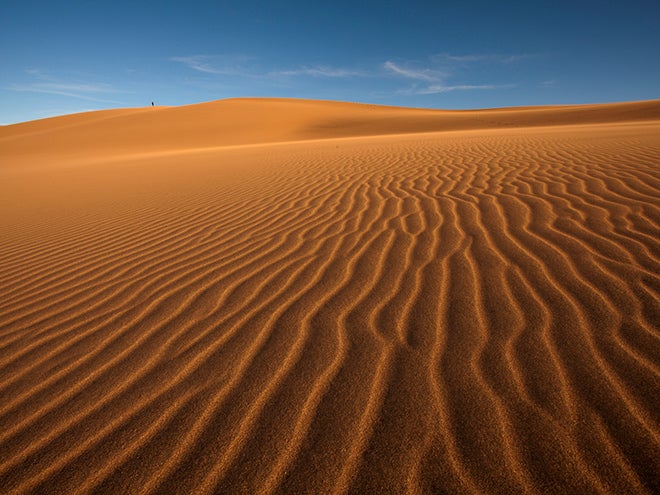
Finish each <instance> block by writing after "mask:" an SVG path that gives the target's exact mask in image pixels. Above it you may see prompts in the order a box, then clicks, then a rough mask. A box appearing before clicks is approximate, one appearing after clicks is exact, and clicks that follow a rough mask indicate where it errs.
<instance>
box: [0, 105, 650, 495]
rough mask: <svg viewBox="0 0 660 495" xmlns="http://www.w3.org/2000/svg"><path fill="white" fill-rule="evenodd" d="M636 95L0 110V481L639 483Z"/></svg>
mask: <svg viewBox="0 0 660 495" xmlns="http://www.w3.org/2000/svg"><path fill="white" fill-rule="evenodd" d="M255 105H256V106H257V107H259V108H260V110H259V111H260V112H263V111H264V108H265V107H269V108H270V110H269V111H270V112H271V113H272V114H269V116H267V117H266V119H265V120H266V121H268V122H266V121H264V122H265V123H264V124H263V125H262V126H257V127H255V126H253V125H252V124H251V122H252V120H251V119H253V117H254V116H250V112H253V111H255V112H256V110H255ZM228 106H229V107H232V108H233V110H232V111H233V112H234V113H235V114H239V113H240V111H242V112H244V114H243V117H244V121H243V124H244V125H243V127H241V125H238V124H236V122H234V124H235V125H234V131H232V132H234V134H231V135H229V134H226V135H224V136H218V135H217V130H218V127H217V126H221V127H222V126H226V124H224V123H217V122H216V121H215V119H216V118H217V115H218V114H219V113H218V112H220V111H221V110H222V111H223V112H228V111H229V110H227V107H228ZM264 106H265V107H264ZM241 108H242V110H241ZM657 108H658V103H657V102H640V103H631V104H620V106H617V105H602V106H597V107H592V106H585V107H559V108H546V109H538V108H536V109H517V110H515V111H514V110H492V111H480V112H481V113H479V112H472V113H468V114H469V115H471V116H472V118H475V115H477V114H478V115H481V117H480V118H482V119H483V120H482V121H479V122H472V121H470V120H469V119H468V118H467V117H463V114H462V113H460V112H432V111H424V110H419V111H418V110H409V109H403V110H402V109H391V108H379V107H371V106H361V105H357V106H356V105H352V104H341V103H329V102H304V101H302V102H301V101H287V100H268V101H257V100H234V101H229V102H214V103H210V104H202V105H196V106H190V107H183V108H179V109H176V108H171V109H165V108H164V109H155V111H153V112H152V110H153V109H138V110H126V111H124V110H121V111H108V112H105V113H103V112H100V113H98V114H81V115H76V116H68V117H61V118H56V119H48V120H44V121H38V122H32V123H26V124H20V125H16V126H9V128H3V129H0V157H1V161H2V166H0V230H1V231H2V234H3V235H2V236H1V237H0V293H1V294H2V297H1V298H0V452H2V455H1V456H0V487H2V491H3V493H4V492H6V493H11V494H27V493H63V494H65V493H66V494H70V493H117V494H127V493H128V494H133V493H135V494H138V493H139V494H147V493H167V494H177V493H181V494H189V493H200V494H205V493H208V494H211V493H223V494H225V493H230V494H233V493H282V494H284V493H287V494H288V493H378V494H380V493H488V494H491V493H492V494H500V493H502V494H503V493H530V494H534V493H537V494H545V493H603V494H605V493H631V494H638V493H639V494H652V493H658V491H660V486H658V476H657V473H659V472H660V428H659V420H660V407H659V406H658V400H657V397H660V332H659V330H660V329H659V326H660V325H659V324H658V322H660V275H659V274H660V167H659V165H658V164H659V163H660V116H658V115H657ZM282 109H284V110H286V112H285V113H286V115H287V118H288V119H289V120H288V122H289V124H290V125H289V127H286V126H284V127H282V126H280V127H279V130H278V129H277V125H275V123H276V122H280V121H281V120H278V119H281V113H282ZM379 112H380V113H379ZM398 112H402V113H401V114H399V115H400V117H396V116H395V114H398ZM503 112H509V113H511V114H513V113H516V112H518V113H517V114H516V116H511V115H508V116H506V115H504V113H503ZM525 112H529V113H527V114H525ZM257 113H258V112H257ZM266 113H268V112H266ZM427 114H428V115H431V116H432V117H433V119H435V120H433V119H431V120H429V118H427V116H426V115H427ZM468 114H466V115H468ZM255 115H256V114H255ZM278 115H279V116H278ZM385 115H389V116H390V121H388V122H385V121H384V120H383V119H384V116H385ZM457 115H460V117H457ZM485 115H487V116H489V117H488V119H491V120H492V121H493V123H492V124H491V125H490V127H488V126H486V124H485V122H486V119H487V118H486V117H484V116H485ZM520 115H524V117H521V116H520ZM525 115H526V116H525ZM622 115H623V117H622ZM374 116H378V119H380V120H379V123H374V120H373V119H374ZM505 117H506V119H509V120H506V119H505ZM149 119H156V120H158V122H160V124H159V125H160V127H157V126H156V127H157V128H156V129H153V128H152V127H153V126H155V124H153V122H155V120H153V121H152V120H149ZM268 119H270V120H268ZM370 119H371V120H370ZM442 119H445V120H443V121H442V123H441V124H442V126H445V127H443V128H441V129H437V128H436V129H429V128H428V126H429V125H431V124H430V123H433V125H436V126H437V125H440V124H439V123H438V122H439V121H440V120H442ZM452 119H453V120H452ZM460 119H465V120H460ZM515 119H518V120H515ZM525 119H527V120H525ZM514 120H515V122H517V123H516V124H515V125H514V126H511V125H510V124H511V122H512V121H514ZM131 122H132V123H133V124H131ZM148 122H151V124H148ZM342 122H343V123H342ZM383 122H385V123H383ZM525 122H526V124H525ZM147 124H148V125H147ZM152 124H153V125H152ZM312 124H313V125H312ZM403 125H406V126H408V127H407V128H405V129H402V128H401V126H403ZM461 125H463V126H468V125H473V127H472V128H461V127H460V126H461ZM195 126H197V127H195ZM378 126H381V127H378ZM509 127H513V128H509ZM202 128H203V129H202ZM223 128H227V127H223ZM185 129H188V130H187V131H185ZM204 129H206V130H204ZM174 130H177V132H179V133H180V134H181V135H176V136H175V135H174V134H172V135H168V133H169V132H172V133H174ZM280 131H281V132H282V134H281V135H280V136H279V137H276V136H275V134H274V133H276V132H280ZM395 131H396V132H395ZM228 132H229V131H228ZM250 132H251V133H252V134H250ZM195 133H198V134H199V135H195ZM204 133H206V134H204ZM361 133H362V134H361ZM155 136H160V137H159V138H157V137H155ZM280 138H281V140H280V141H279V144H277V145H267V146H261V145H260V146H254V145H255V144H264V143H272V142H278V139H280ZM154 139H160V141H158V142H157V143H154V142H153V140H154ZM30 143H31V146H30ZM246 145H249V146H246ZM80 163H87V164H88V166H85V167H81V166H72V164H80ZM27 165H35V166H34V167H30V166H27ZM36 165H39V166H36Z"/></svg>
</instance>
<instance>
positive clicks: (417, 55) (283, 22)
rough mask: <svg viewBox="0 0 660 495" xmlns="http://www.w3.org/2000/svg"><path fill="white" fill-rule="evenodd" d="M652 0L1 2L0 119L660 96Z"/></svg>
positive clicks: (657, 5)
mask: <svg viewBox="0 0 660 495" xmlns="http://www.w3.org/2000/svg"><path fill="white" fill-rule="evenodd" d="M659 52H660V2H658V1H657V0H656V1H651V0H648V1H647V0H631V1H619V2H613V1H609V2H608V1H580V0H577V1H574V2H563V1H545V0H543V1H536V2H535V1H529V0H528V1H511V2H492V1H485V0H482V1H464V2H443V1H437V2H422V1H415V0H408V1H399V0H391V1H387V0H380V1H370V0H366V1H362V2H360V1H359V0H353V1H345V0H337V1H334V2H312V1H309V0H307V1H286V0H284V1H250V0H243V1H217V2H210V1H195V0H193V1H187V2H183V1H181V2H178V1H168V0H161V1H155V0H133V1H126V0H113V1H108V0H77V1H67V2H53V1H30V0H20V1H17V0H2V2H1V3H0V67H2V68H1V69H0V124H10V123H15V122H22V121H26V120H33V119H38V118H44V117H49V116H53V115H61V114H65V113H73V112H80V111H87V110H98V109H105V108H117V107H136V106H147V105H150V104H151V101H155V102H156V104H160V105H183V104H189V103H197V102H202V101H210V100H217V99H222V98H231V97H254V96H264V97H266V96H270V97H290V98H317V99H331V100H344V101H356V102H365V103H375V104H382V105H400V106H411V107H427V108H447V109H458V108H489V107H502V106H519V105H548V104H573V103H597V102H612V101H631V100H644V99H657V98H660V55H659Z"/></svg>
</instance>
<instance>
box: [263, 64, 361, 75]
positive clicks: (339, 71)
mask: <svg viewBox="0 0 660 495" xmlns="http://www.w3.org/2000/svg"><path fill="white" fill-rule="evenodd" d="M268 75H269V76H275V77H277V76H285V77H290V76H310V77H330V78H343V77H366V76H368V75H369V74H368V73H366V72H363V71H358V70H352V69H343V68H340V67H328V66H318V67H302V68H300V69H292V70H281V71H273V72H269V73H268Z"/></svg>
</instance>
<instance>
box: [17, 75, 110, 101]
mask: <svg viewBox="0 0 660 495" xmlns="http://www.w3.org/2000/svg"><path fill="white" fill-rule="evenodd" d="M25 72H26V73H27V74H29V75H30V76H32V77H33V78H35V79H37V81H38V82H32V83H25V84H12V85H10V86H8V87H7V88H6V89H8V90H10V91H18V92H28V93H41V94H50V95H59V96H67V97H70V98H77V99H80V100H87V101H94V102H97V103H122V102H121V101H117V100H111V99H107V98H103V96H104V95H107V94H113V93H120V92H121V91H118V90H117V89H115V88H113V87H112V86H111V85H109V84H104V83H96V84H90V83H79V82H62V81H60V80H58V79H57V78H56V77H53V76H51V75H49V74H46V73H44V72H42V71H41V70H39V69H35V68H31V69H26V70H25Z"/></svg>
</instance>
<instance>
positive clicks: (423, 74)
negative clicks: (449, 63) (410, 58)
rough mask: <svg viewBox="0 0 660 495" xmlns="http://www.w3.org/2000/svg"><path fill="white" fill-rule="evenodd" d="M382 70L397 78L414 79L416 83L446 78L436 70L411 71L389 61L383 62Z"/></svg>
mask: <svg viewBox="0 0 660 495" xmlns="http://www.w3.org/2000/svg"><path fill="white" fill-rule="evenodd" d="M383 68H385V70H387V71H389V72H391V73H393V74H396V75H398V76H402V77H406V78H408V79H416V80H418V81H427V82H437V81H441V80H443V79H444V78H445V77H446V76H447V75H446V74H445V73H443V72H440V71H437V70H433V69H428V68H423V69H412V68H409V67H406V66H403V65H401V64H397V63H395V62H392V61H391V60H388V61H387V62H385V63H384V64H383Z"/></svg>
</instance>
